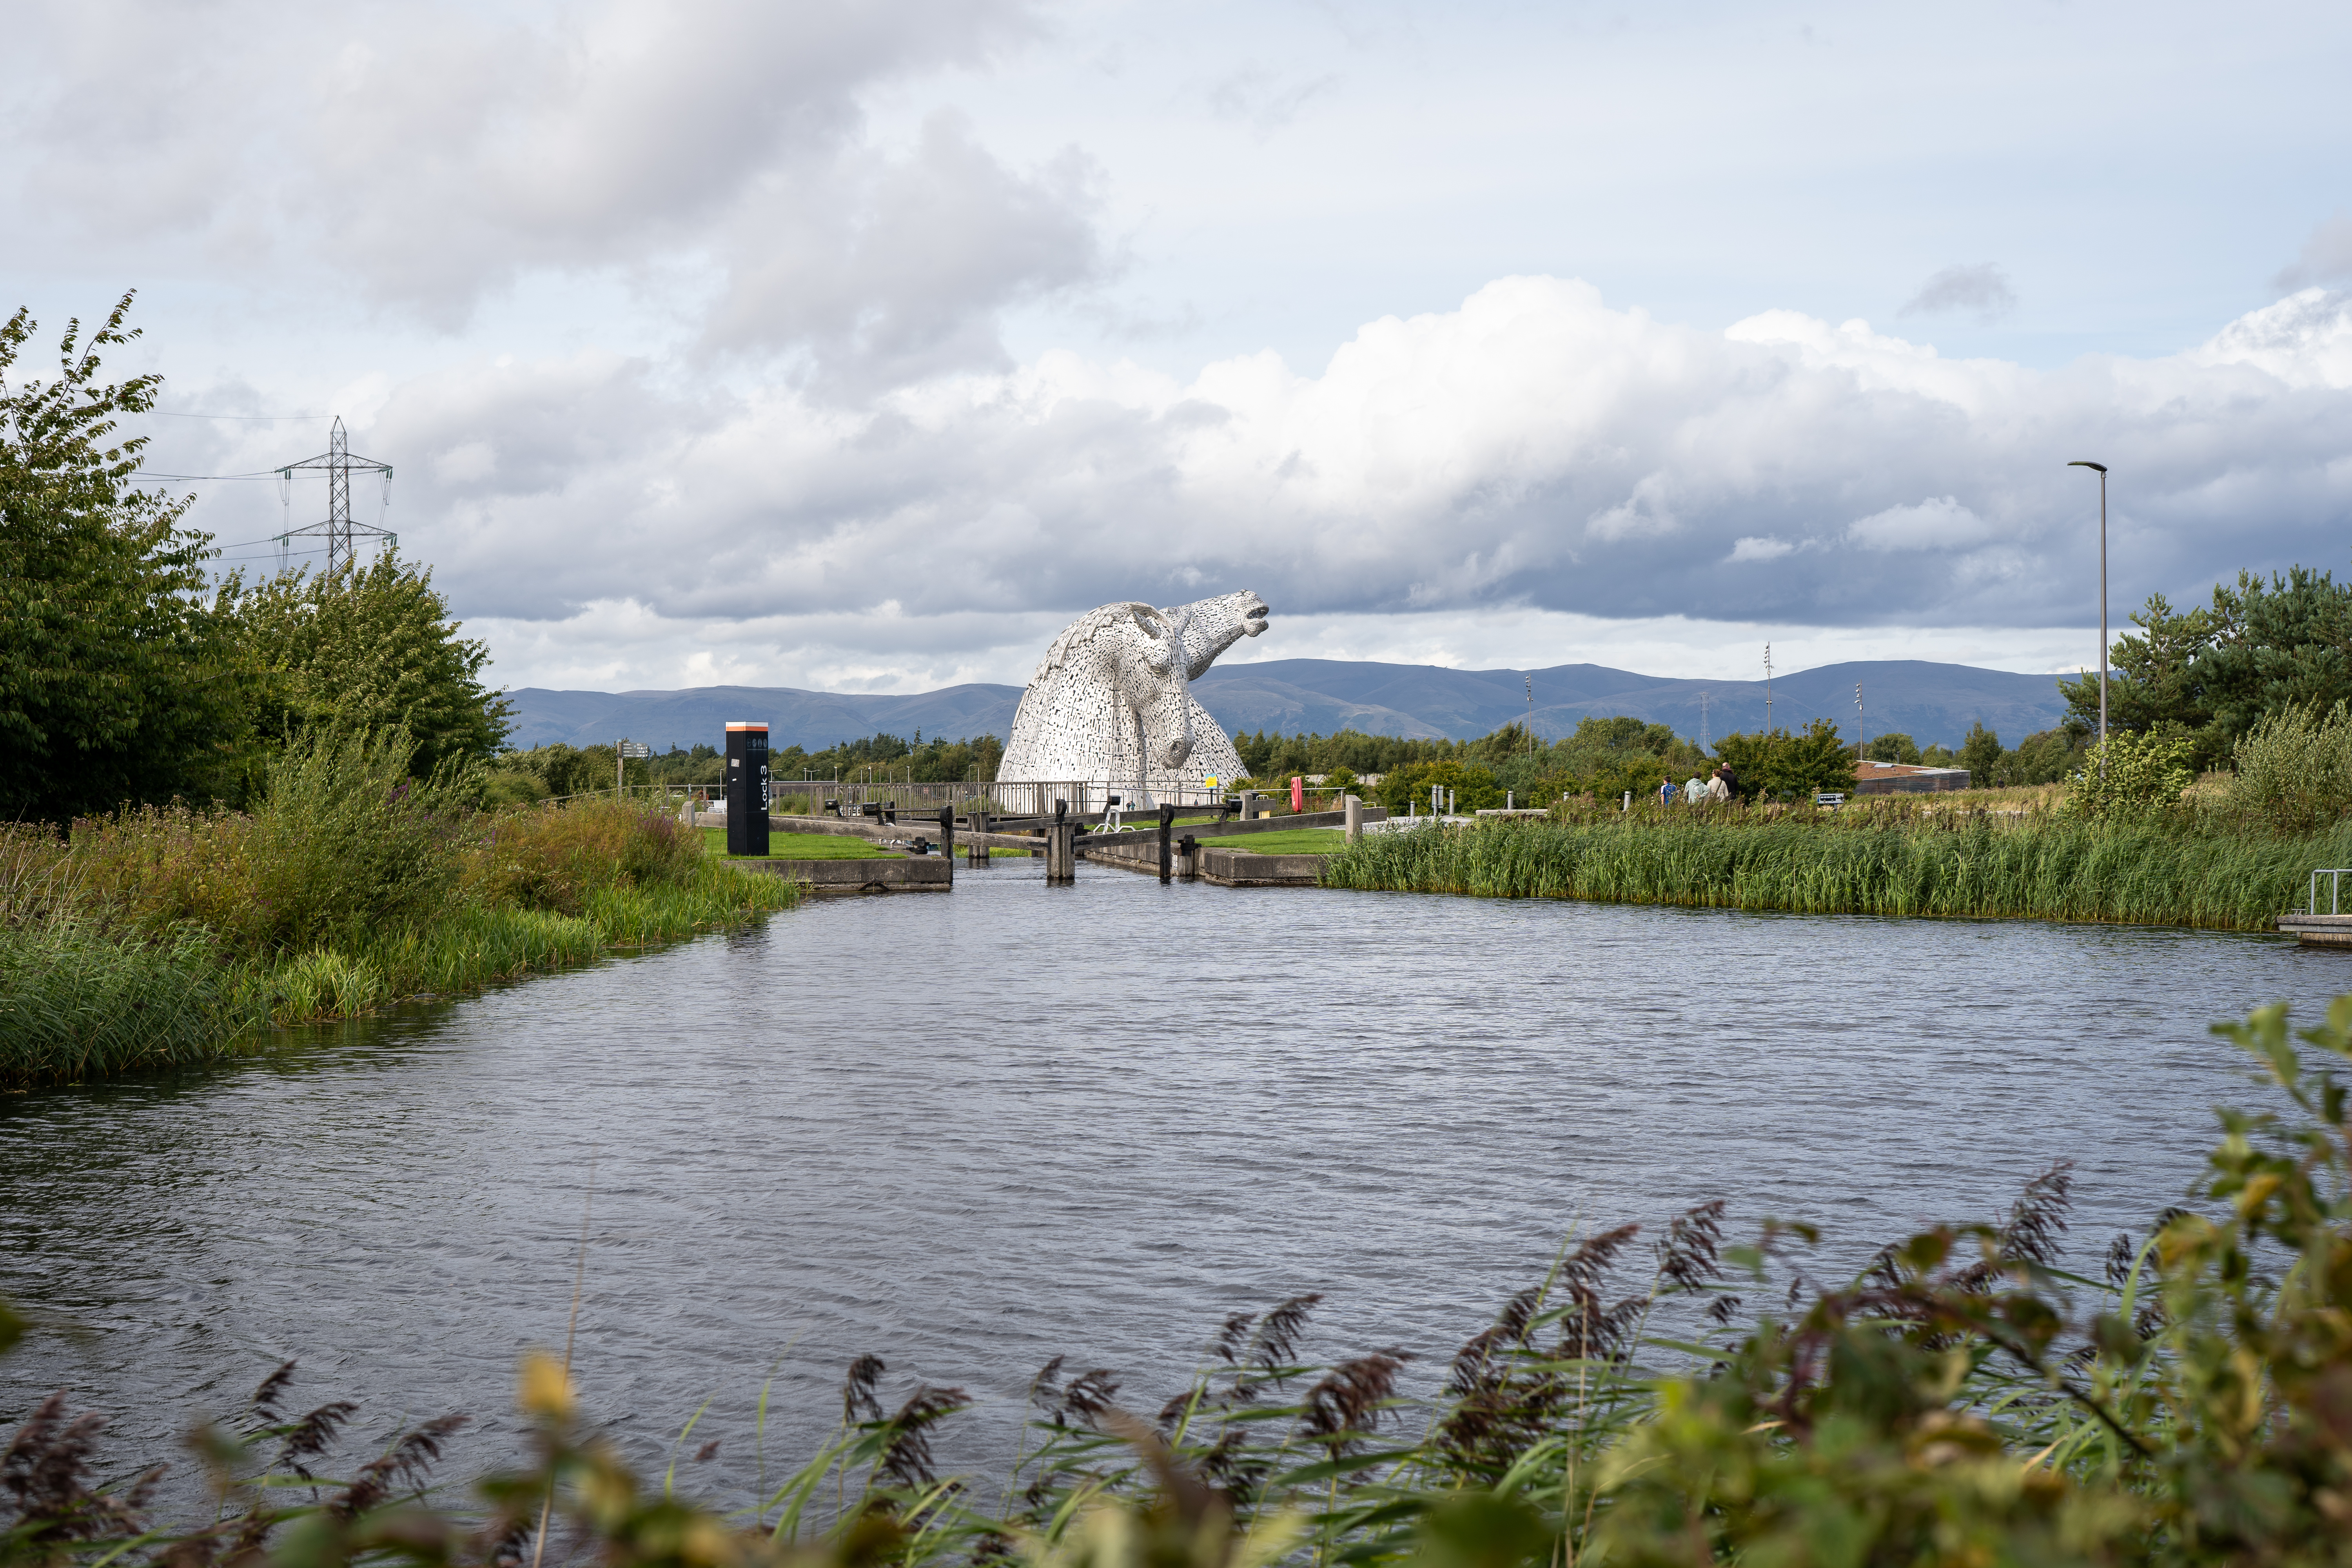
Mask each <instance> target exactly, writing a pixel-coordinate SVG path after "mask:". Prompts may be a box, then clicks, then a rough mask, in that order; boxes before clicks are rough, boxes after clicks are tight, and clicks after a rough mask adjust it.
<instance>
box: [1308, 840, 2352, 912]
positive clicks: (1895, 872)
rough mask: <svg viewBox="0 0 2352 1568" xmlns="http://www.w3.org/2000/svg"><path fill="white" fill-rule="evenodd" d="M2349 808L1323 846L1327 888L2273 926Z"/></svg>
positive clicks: (2338, 849) (2341, 849)
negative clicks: (2261, 826)
mask: <svg viewBox="0 0 2352 1568" xmlns="http://www.w3.org/2000/svg"><path fill="white" fill-rule="evenodd" d="M2347 855H2352V825H2345V824H2339V825H2337V826H2334V827H2331V828H2329V829H2327V830H2326V831H2324V832H2319V833H2315V834H2312V835H2310V836H2308V837H2275V836H2272V835H2267V834H2254V833H2212V832H2199V831H2196V830H2194V829H2193V828H2184V827H2182V826H2179V825H2178V824H2175V823H2170V822H2142V823H2101V822H2095V821H2084V820H2080V819H2075V818H2070V817H2066V816H2053V815H2043V814H2033V815H2028V816H2018V817H1997V816H1990V815H1978V814H1962V813H1958V812H1954V813H1951V814H1949V815H1948V816H1913V817H1907V818H1906V817H1899V816H1898V817H1892V818H1874V817H1871V816H1860V817H1858V818H1857V819H1856V820H1855V821H1853V822H1852V823H1851V824H1843V823H1838V822H1835V821H1833V820H1823V819H1821V818H1819V817H1792V816H1761V815H1757V814H1731V813H1723V814H1717V815H1707V814H1702V813H1692V814H1690V815H1689V816H1685V817H1680V818H1677V817H1674V816H1660V815H1657V814H1649V815H1642V814H1636V815H1635V816H1633V817H1631V818H1630V819H1628V820H1624V821H1584V822H1539V823H1532V824H1517V823H1494V824H1481V825H1478V826H1471V827H1460V828H1439V827H1428V828H1422V829H1417V830H1412V831H1408V832H1403V833H1394V834H1383V835H1371V836H1368V837H1366V838H1365V839H1364V840H1363V842H1362V843H1360V844H1357V845H1353V846H1350V847H1348V848H1347V849H1346V850H1345V851H1344V852H1342V853H1339V854H1335V855H1332V856H1330V857H1329V858H1328V859H1327V861H1326V862H1325V865H1324V868H1323V879H1324V884H1325V885H1326V886H1328V887H1340V888H1357V889H1380V890H1387V891H1397V892H1426V893H1463V894H1471V895H1475V896H1479V897H1487V898H1559V899H1591V900H1601V901H1604V902H1616V903H1642V904H1678V905H1689V906H1697V907H1703V908H1721V909H1741V910H1792V911H1797V912H1801V913H1808V914H1883V915H1922V916H1950V917H1985V916H2007V917H2030V918H2036V919H2043V920H2062V921H2117V922H2124V923H2131V924H2153V925H2183V926H2196V927H2203V928H2208V929H2214V930H2223V931H2261V930H2265V929H2268V928H2269V926H2270V924H2271V922H2272V921H2273V920H2274V919H2275V918H2276V917H2277V916H2278V915H2280V914H2281V913H2283V912H2285V911H2287V910H2293V909H2295V908H2297V907H2299V906H2300V904H2301V903H2302V901H2303V900H2304V896H2305V889H2306V885H2307V879H2308V877H2309V874H2310V872H2311V869H2312V868H2314V867H2315V866H2328V865H2339V864H2347V863H2352V862H2347V861H2346V859H2345V857H2346V856H2347Z"/></svg>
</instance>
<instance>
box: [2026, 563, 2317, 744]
mask: <svg viewBox="0 0 2352 1568" xmlns="http://www.w3.org/2000/svg"><path fill="white" fill-rule="evenodd" d="M2132 620H2133V622H2134V623H2135V624H2136V625H2137V626H2139V627H2140V628H2141V631H2140V632H2139V633H2138V634H2137V635H2126V636H2125V637H2120V638H2118V639H2117V640H2116V643H2115V645H2114V647H2112V648H2111V649H2110V650H2109V658H2111V660H2112V661H2113V666H2114V668H2113V669H2112V671H2111V672H2110V674H2109V677H2108V680H2107V723H2108V727H2109V729H2110V730H2111V731H2112V730H2130V731H2139V732H2143V733H2155V732H2158V731H2162V732H2166V733H2173V734H2182V735H2186V736H2187V737H2188V738H2189V747H2190V749H2189V756H2190V759H2191V763H2192V765H2194V766H2196V767H2199V768H2210V767H2219V766H2221V764H2222V763H2223V762H2224V761H2225V760H2226V759H2227V758H2228V757H2229V755H2230V751H2231V747H2232V746H2234V745H2236V744H2237V742H2238V741H2239V740H2240V739H2241V738H2242V736H2244V735H2245V734H2246V733H2247V732H2248V731H2251V730H2252V728H2253V727H2254V725H2255V723H2256V722H2257V721H2260V720H2261V719H2263V717H2264V716H2265V715H2267V714H2272V713H2277V712H2280V711H2282V710H2284V709H2287V708H2289V707H2305V708H2314V709H2322V710H2324V709H2327V708H2331V707H2333V706H2334V705H2335V704H2336V703H2337V702H2341V701H2344V700H2347V698H2352V584H2337V583H2336V580H2335V578H2334V577H2333V576H2331V575H2330V574H2327V573H2326V572H2315V571H2313V570H2312V569H2310V568H2309V567H2306V566H2293V567H2289V568H2288V569H2287V571H2286V572H2285V573H2284V574H2275V573H2274V574H2272V575H2271V576H2270V577H2269V578H2267V579H2264V578H2262V577H2258V576H2255V575H2254V574H2252V573H2250V572H2241V573H2239V574H2238V580H2237V582H2236V583H2235V584H2216V585H2215V587H2214V589H2213V603H2212V605H2211V606H2210V608H2197V609H2191V610H2189V611H2187V612H2186V613H2181V612H2177V611H2175V610H2174V609H2173V608H2172V605H2170V603H2168V601H2167V600H2166V599H2165V597H2164V595H2161V594H2152V595H2149V596H2148V601H2147V605H2145V606H2144V607H2143V608H2141V609H2140V610H2138V611H2137V612H2136V613H2135V614H2134V615H2133V616H2132ZM2058 686H2059V689H2060V690H2061V691H2063V693H2064V694H2065V697H2066V701H2067V706H2068V709H2069V714H2070V722H2077V723H2080V724H2081V725H2082V726H2083V727H2084V729H2085V730H2087V731H2091V732H2093V733H2095V732H2096V731H2097V728H2098V722H2099V678H2098V676H2097V674H2096V673H2095V672H2090V671H2086V672H2085V673H2084V675H2083V676H2082V677H2081V679H2076V680H2062V681H2060V682H2059V683H2058Z"/></svg>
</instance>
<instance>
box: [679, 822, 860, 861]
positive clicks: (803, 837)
mask: <svg viewBox="0 0 2352 1568" xmlns="http://www.w3.org/2000/svg"><path fill="white" fill-rule="evenodd" d="M701 831H702V842H703V847H704V848H705V849H706V850H707V851H708V852H709V854H710V855H711V856H712V858H717V859H725V858H727V830H726V829H725V828H723V827H706V828H703V829H702V830H701ZM768 858H770V859H772V860H890V859H896V858H898V857H897V855H896V854H895V853H894V852H892V851H891V850H887V849H885V848H883V847H881V846H880V845H878V844H874V843H871V842H869V841H868V840H866V839H863V838H853V837H850V836H849V835H848V834H845V833H784V832H781V831H777V832H771V833H770V834H769V835H768Z"/></svg>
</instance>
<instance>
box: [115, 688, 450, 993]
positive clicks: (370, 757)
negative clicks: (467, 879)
mask: <svg viewBox="0 0 2352 1568" xmlns="http://www.w3.org/2000/svg"><path fill="white" fill-rule="evenodd" d="M412 750H413V748H412V747H411V745H410V743H409V742H408V739H407V737H406V736H405V735H404V733H403V732H401V731H398V730H392V731H383V732H380V733H378V734H375V735H360V734H352V733H348V732H346V733H335V732H331V731H330V732H323V733H314V734H310V735H306V736H303V737H301V738H299V739H298V740H296V741H295V742H293V744H291V745H289V747H288V748H287V749H286V750H285V751H284V752H281V753H280V754H279V755H278V757H276V758H275V759H273V760H272V762H271V763H270V766H269V773H268V793H267V795H265V796H264V798H263V799H262V802H261V804H260V805H258V806H257V807H256V809H255V810H254V811H253V812H252V813H251V814H250V815H247V814H241V813H236V812H226V811H204V812H200V811H192V810H190V809H188V808H186V807H184V806H170V807H164V808H161V809H157V808H148V809H145V810H141V811H134V812H125V813H123V814H121V815H120V816H115V817H112V818H110V819H104V820H99V821H82V822H78V823H76V824H75V825H74V837H73V849H74V858H75V860H76V861H77V863H78V864H79V866H80V867H81V868H83V869H84V871H85V873H86V875H87V876H88V877H89V881H90V885H91V888H92V889H93V890H94V891H95V893H96V894H97V895H98V896H99V897H100V899H102V900H105V901H106V902H107V903H108V904H109V905H110V908H112V909H113V910H116V911H117V912H118V913H120V914H121V915H122V916H124V917H125V918H127V919H129V920H130V921H131V922H132V923H133V924H135V925H136V926H138V927H140V928H141V929H142V930H146V931H164V930H168V929H171V928H173V927H174V926H177V925H179V924H181V923H183V922H194V923H195V924H198V925H201V926H203V927H205V929H206V930H208V931H211V932H212V933H213V934H214V935H215V937H216V938H218V939H219V940H220V941H222V942H225V943H226V944H227V945H228V946H229V947H230V948H231V949H233V950H235V951H236V952H239V953H242V954H244V955H247V956H249V957H259V956H262V955H264V954H268V953H273V952H291V951H299V950H301V949H305V948H310V947H314V946H318V945H320V944H322V943H333V942H346V941H351V940H354V939H357V938H359V937H361V936H362V935H364V934H365V933H367V932H369V931H374V930H377V929H380V928H382V927H383V926H386V925H396V924H399V923H401V922H404V921H411V920H416V919H421V918H423V917H425V916H426V915H428V914H430V913H431V912H432V911H434V910H436V909H438V908H439V907H440V906H441V905H442V903H443V902H444V901H445V900H446V898H447V896H448V894H449V891H450V889H452V888H453V887H454V886H455V885H456V883H457V871H458V862H457V845H456V842H455V821H456V811H455V806H454V803H453V802H452V801H451V800H450V799H449V796H448V792H447V791H446V789H445V788H443V787H442V786H441V785H440V784H436V782H434V781H431V780H426V781H422V782H420V781H418V780H416V779H415V778H412V777H411V776H410V774H409V761H410V755H411V752H412Z"/></svg>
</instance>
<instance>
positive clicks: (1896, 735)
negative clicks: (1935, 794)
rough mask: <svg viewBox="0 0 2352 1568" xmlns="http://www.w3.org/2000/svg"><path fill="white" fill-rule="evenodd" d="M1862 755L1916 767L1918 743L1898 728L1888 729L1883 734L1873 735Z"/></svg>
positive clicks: (1917, 763) (1885, 761)
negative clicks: (1867, 748)
mask: <svg viewBox="0 0 2352 1568" xmlns="http://www.w3.org/2000/svg"><path fill="white" fill-rule="evenodd" d="M1864 755H1865V756H1867V757H1870V758H1872V759H1873V760H1874V761H1876V762H1882V763H1909V764H1910V765H1911V766H1913V767H1915V768H1916V767H1917V766H1918V765H1919V743H1918V742H1916V741H1914V740H1913V739H1912V738H1911V737H1910V736H1908V735H1906V734H1905V733H1904V732H1903V731H1900V730H1889V731H1887V732H1886V733H1885V734H1884V735H1873V736H1872V737H1871V738H1870V747H1869V750H1868V751H1866V752H1864Z"/></svg>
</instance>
